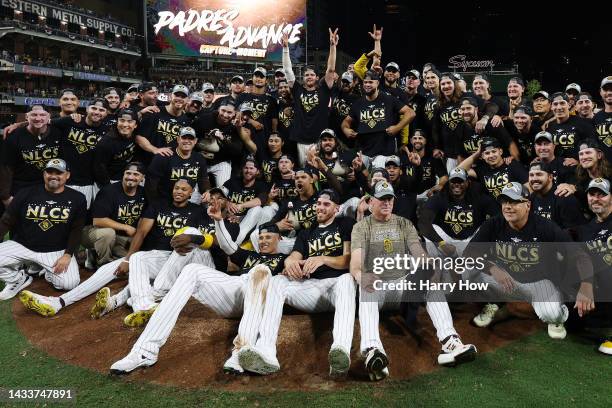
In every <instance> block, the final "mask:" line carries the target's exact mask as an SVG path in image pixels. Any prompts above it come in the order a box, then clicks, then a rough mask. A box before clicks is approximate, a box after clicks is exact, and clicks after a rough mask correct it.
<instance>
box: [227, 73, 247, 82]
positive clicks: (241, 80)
mask: <svg viewBox="0 0 612 408" xmlns="http://www.w3.org/2000/svg"><path fill="white" fill-rule="evenodd" d="M232 82H244V78H243V77H242V76H240V75H234V76H233V77H232V79H230V83H232Z"/></svg>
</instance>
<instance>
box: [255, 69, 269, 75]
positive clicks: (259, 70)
mask: <svg viewBox="0 0 612 408" xmlns="http://www.w3.org/2000/svg"><path fill="white" fill-rule="evenodd" d="M255 74H260V75H263V76H264V77H265V76H266V75H268V71H266V69H265V68H264V67H257V68H255V70H254V71H253V75H255Z"/></svg>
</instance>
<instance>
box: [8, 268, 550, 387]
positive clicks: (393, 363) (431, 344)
mask: <svg viewBox="0 0 612 408" xmlns="http://www.w3.org/2000/svg"><path fill="white" fill-rule="evenodd" d="M86 276H88V274H83V279H84V278H85V277H86ZM125 283H127V282H114V283H113V284H112V285H111V288H112V289H113V293H114V292H116V291H117V289H118V288H121V287H122V286H123V285H124V284H125ZM28 289H29V290H31V291H33V292H36V293H40V294H45V295H58V294H59V292H57V291H55V290H54V289H52V288H51V287H50V286H49V284H48V283H46V282H45V281H44V280H43V279H39V278H37V279H36V280H35V282H34V283H33V284H32V285H31V286H30V287H29V288H28ZM93 301H94V296H91V297H89V298H87V299H84V300H83V301H81V302H79V303H77V304H75V305H72V306H70V307H68V308H67V309H65V310H62V311H61V312H60V313H59V314H58V315H56V316H55V317H52V318H43V317H40V316H38V315H37V314H35V313H33V312H31V311H29V310H26V309H25V308H24V307H23V305H22V304H21V303H20V302H19V300H15V302H14V303H13V314H14V316H15V318H16V320H17V326H18V327H19V329H20V330H21V331H22V332H23V333H24V334H25V336H26V337H27V338H28V340H29V341H30V342H31V343H32V344H34V345H35V346H37V347H39V348H40V349H42V350H43V351H45V352H46V353H48V354H50V355H52V356H54V357H57V358H59V359H61V360H64V361H66V362H68V363H70V364H74V365H77V366H83V367H87V368H90V369H93V370H96V371H99V372H101V373H108V372H109V368H110V366H111V364H112V363H113V362H115V361H117V360H119V359H121V358H122V357H124V356H125V355H126V354H127V353H128V352H129V350H130V348H131V346H132V345H133V344H134V342H135V341H136V339H137V338H138V336H139V334H140V333H141V331H142V329H130V328H128V327H126V326H124V325H123V318H124V317H125V316H126V315H127V314H128V313H129V312H130V311H129V310H128V309H127V308H121V309H119V310H116V311H115V312H113V313H111V314H110V315H109V316H105V317H104V318H102V319H101V320H91V319H90V318H89V309H90V307H91V305H92V304H93ZM510 307H511V310H513V312H515V314H516V315H517V318H514V319H513V320H511V321H508V322H505V323H500V324H498V325H496V326H495V327H494V329H492V330H491V329H478V328H476V327H472V326H471V325H470V324H469V321H470V319H471V318H472V317H473V315H474V314H475V313H476V312H477V310H478V307H477V306H476V305H452V304H451V309H452V310H453V315H454V321H455V328H456V329H457V331H458V332H459V334H460V335H461V337H462V339H463V341H464V342H470V343H473V344H475V345H476V347H477V348H478V351H479V353H483V352H487V351H490V350H494V349H496V348H498V347H500V346H502V345H504V344H507V343H509V342H512V341H514V340H517V339H519V338H520V337H522V336H525V335H528V334H531V333H533V332H535V331H536V330H538V329H541V328H542V327H543V325H542V324H541V323H540V322H539V321H538V320H537V318H536V317H535V315H534V314H533V313H532V312H531V309H530V307H529V305H510ZM418 320H419V323H420V327H421V329H422V333H421V334H422V341H421V342H420V344H419V342H418V341H417V339H416V338H415V337H414V336H412V335H411V334H409V333H408V332H407V331H406V329H405V328H404V326H403V323H402V318H401V317H400V316H398V315H396V316H387V317H385V318H383V319H381V322H382V324H381V337H382V341H383V344H384V346H385V350H386V352H387V353H388V355H389V360H390V365H389V370H390V373H391V375H390V377H391V378H392V379H406V378H410V377H412V376H414V375H417V374H420V373H423V372H428V371H432V370H434V369H436V368H437V367H438V366H437V355H438V352H439V349H440V344H439V342H438V340H437V338H436V336H435V330H434V328H433V326H432V324H431V321H430V320H429V317H428V316H427V313H426V312H425V310H424V308H421V310H420V312H419V316H418ZM332 322H333V314H319V315H305V314H297V313H295V314H289V315H285V316H284V317H283V320H282V324H281V328H280V333H279V337H278V360H279V362H280V364H281V372H280V373H277V374H274V375H271V376H267V377H259V376H238V377H234V376H230V375H226V374H223V372H222V370H221V368H222V366H223V362H224V361H225V359H226V358H227V357H229V354H230V351H231V347H232V339H233V338H234V336H235V334H236V331H237V329H238V320H230V319H223V318H219V317H218V316H216V315H215V314H214V313H213V312H211V311H210V310H208V309H206V308H205V307H204V306H203V305H201V304H200V303H198V302H196V301H195V300H193V299H192V300H191V301H190V302H189V303H188V304H187V307H186V308H185V309H184V310H183V312H182V313H181V315H180V318H179V320H178V323H177V325H176V327H175V328H174V331H173V332H172V335H171V336H170V338H169V340H168V342H167V343H166V345H165V346H164V347H163V348H162V350H161V353H160V355H159V360H158V362H157V364H156V365H154V366H153V367H150V368H147V369H144V370H137V371H135V372H133V373H132V374H131V375H130V376H129V377H128V378H129V379H130V380H131V379H133V380H141V381H150V382H154V383H163V384H171V385H175V386H181V387H206V386H214V387H215V388H225V389H230V390H231V389H234V390H238V389H240V390H245V389H253V390H255V389H256V390H258V391H262V390H268V391H271V390H275V389H302V390H303V389H311V390H321V389H334V388H338V387H343V386H346V385H351V384H355V383H357V382H363V381H367V376H366V375H365V371H364V367H363V360H362V359H361V358H360V357H359V324H358V323H356V324H355V336H354V340H353V348H352V353H351V354H352V360H353V362H352V366H351V370H350V373H349V376H348V379H347V381H343V382H336V381H332V380H330V379H329V378H328V370H329V367H328V362H327V353H328V351H329V347H330V346H331V343H332V336H331V331H332Z"/></svg>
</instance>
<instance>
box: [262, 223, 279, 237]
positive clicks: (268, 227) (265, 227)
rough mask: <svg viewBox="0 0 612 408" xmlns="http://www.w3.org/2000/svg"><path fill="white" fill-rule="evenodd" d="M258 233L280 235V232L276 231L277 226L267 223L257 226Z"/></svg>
mask: <svg viewBox="0 0 612 408" xmlns="http://www.w3.org/2000/svg"><path fill="white" fill-rule="evenodd" d="M259 233H260V234H265V233H271V234H279V235H280V230H279V229H278V226H277V225H276V224H275V223H273V222H267V223H265V224H261V225H260V226H259Z"/></svg>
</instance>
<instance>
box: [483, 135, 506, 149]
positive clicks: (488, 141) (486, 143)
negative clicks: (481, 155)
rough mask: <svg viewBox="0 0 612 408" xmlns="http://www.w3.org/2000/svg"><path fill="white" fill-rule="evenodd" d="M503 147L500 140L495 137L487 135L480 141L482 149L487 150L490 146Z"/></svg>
mask: <svg viewBox="0 0 612 408" xmlns="http://www.w3.org/2000/svg"><path fill="white" fill-rule="evenodd" d="M491 147H492V148H501V147H502V145H501V143H500V142H499V140H497V139H495V138H493V137H485V138H483V139H482V140H481V141H480V148H481V149H482V150H481V151H483V152H484V151H486V150H487V149H489V148H491Z"/></svg>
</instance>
